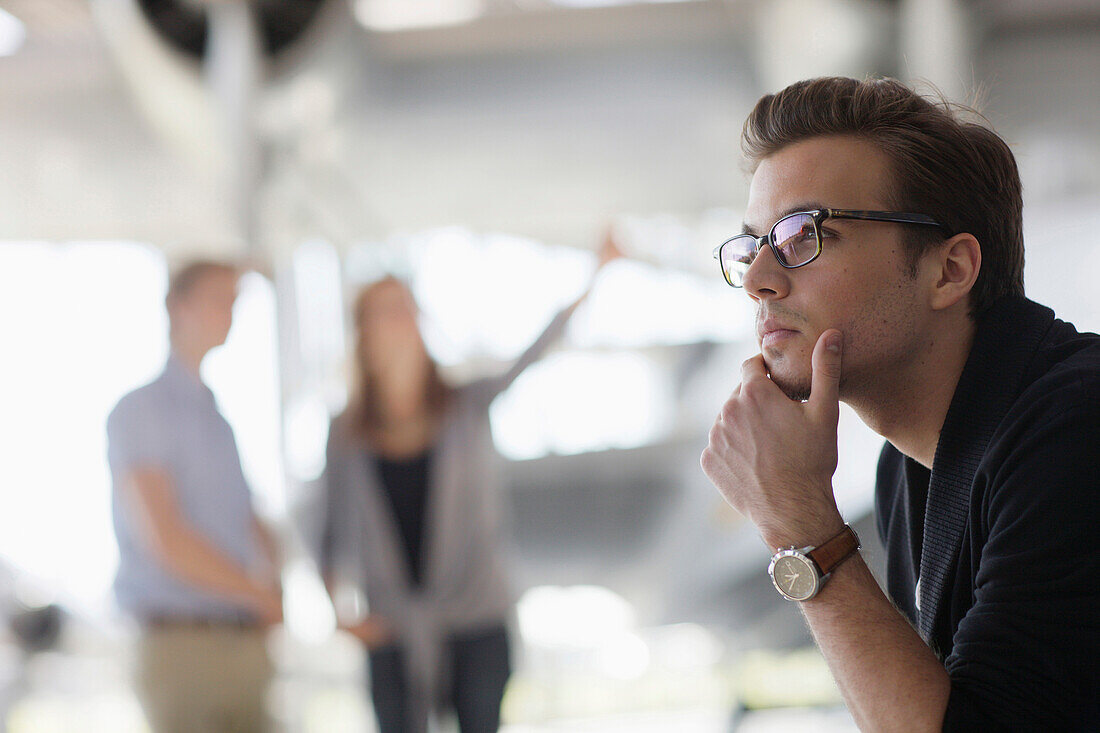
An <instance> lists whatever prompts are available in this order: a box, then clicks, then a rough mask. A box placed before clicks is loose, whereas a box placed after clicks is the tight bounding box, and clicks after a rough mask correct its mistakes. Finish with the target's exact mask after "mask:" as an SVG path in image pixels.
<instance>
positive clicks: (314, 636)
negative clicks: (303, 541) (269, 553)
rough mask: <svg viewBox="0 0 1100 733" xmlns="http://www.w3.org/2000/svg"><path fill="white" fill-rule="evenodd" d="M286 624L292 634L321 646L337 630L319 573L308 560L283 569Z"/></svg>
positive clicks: (334, 617)
mask: <svg viewBox="0 0 1100 733" xmlns="http://www.w3.org/2000/svg"><path fill="white" fill-rule="evenodd" d="M282 580H283V606H284V623H285V624H286V630H287V632H289V633H290V634H292V635H294V636H296V637H298V638H299V639H301V640H302V641H305V642H310V643H314V644H319V643H321V642H323V641H324V640H325V639H327V638H328V636H329V635H330V634H332V632H333V631H334V630H335V629H336V616H335V614H334V613H333V610H332V604H331V603H329V600H328V594H327V593H326V592H325V587H324V585H323V584H322V583H321V579H320V578H318V577H317V571H316V570H314V568H313V566H312V565H311V564H310V563H309V562H308V561H305V560H300V559H299V560H295V561H292V562H289V563H288V564H287V566H286V567H285V568H284V569H283V577H282Z"/></svg>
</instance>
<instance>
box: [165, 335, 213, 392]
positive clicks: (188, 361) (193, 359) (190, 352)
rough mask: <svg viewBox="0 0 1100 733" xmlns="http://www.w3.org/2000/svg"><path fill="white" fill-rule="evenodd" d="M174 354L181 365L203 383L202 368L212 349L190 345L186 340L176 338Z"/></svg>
mask: <svg viewBox="0 0 1100 733" xmlns="http://www.w3.org/2000/svg"><path fill="white" fill-rule="evenodd" d="M171 348H172V354H173V355H174V356H175V357H176V359H177V360H178V361H179V363H180V364H182V365H183V367H184V368H185V369H186V370H187V371H188V372H189V373H190V374H191V375H192V376H193V377H194V378H195V379H197V380H198V381H199V382H202V377H201V372H200V367H201V366H202V360H203V359H204V358H206V355H207V353H209V351H210V349H207V348H203V347H200V346H197V345H195V344H191V343H188V341H187V340H186V339H182V338H176V339H173V340H172V343H171Z"/></svg>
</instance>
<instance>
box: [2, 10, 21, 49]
mask: <svg viewBox="0 0 1100 733" xmlns="http://www.w3.org/2000/svg"><path fill="white" fill-rule="evenodd" d="M26 38H27V29H26V27H25V26H24V25H23V22H22V21H20V20H19V18H16V17H15V16H14V15H12V14H11V13H9V12H8V11H6V10H4V9H2V8H0V56H11V55H12V54H14V53H15V52H16V51H18V50H19V49H20V48H22V46H23V41H25V40H26Z"/></svg>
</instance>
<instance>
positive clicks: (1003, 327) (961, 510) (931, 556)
mask: <svg viewBox="0 0 1100 733" xmlns="http://www.w3.org/2000/svg"><path fill="white" fill-rule="evenodd" d="M1053 321H1054V311H1052V310H1051V309H1049V308H1047V307H1046V306H1042V305H1039V304H1038V303H1035V302H1033V301H1030V300H1028V299H1026V298H1024V297H1018V296H1008V297H1005V298H1002V299H1000V300H998V301H997V302H996V303H994V304H993V306H992V307H991V308H990V309H989V310H988V311H987V312H986V313H985V314H984V315H983V316H982V317H981V318H980V319H979V321H978V328H977V330H976V332H975V335H974V344H973V346H972V347H971V350H970V356H969V357H968V359H967V361H966V366H965V367H963V372H962V375H961V376H960V378H959V383H958V386H957V387H956V388H955V395H954V397H952V400H951V406H950V407H949V408H948V410H947V416H946V417H945V419H944V423H943V429H942V430H941V432H940V439H939V443H938V444H937V446H936V454H935V458H934V460H933V463H932V475H931V479H930V480H929V484H928V503H927V508H926V511H925V514H924V541H923V546H922V548H921V560H920V582H919V586H918V594H919V598H920V604H919V607H920V609H921V610H920V619H919V620H920V624H919V626H920V632H921V634H922V636H924V637H925V639H930V638H932V635H933V632H934V630H935V628H936V626H937V624H938V623H944V622H945V621H946V619H941V618H940V617H941V615H942V613H941V611H942V608H943V603H942V601H943V599H944V597H945V593H944V589H945V588H946V587H947V585H948V582H949V580H950V578H951V576H952V574H953V571H954V568H955V567H956V564H957V563H956V558H957V557H958V553H959V549H960V545H961V542H962V535H963V531H964V529H965V526H966V521H967V516H968V513H969V508H970V491H971V486H972V484H973V482H974V477H975V474H976V473H977V470H978V466H979V464H980V463H981V460H982V457H983V456H984V455H985V452H986V449H987V448H988V446H989V443H990V440H991V439H992V437H993V434H994V432H995V431H996V429H997V426H998V425H999V424H1000V422H1001V420H1002V419H1003V418H1004V416H1005V414H1006V413H1007V412H1008V409H1009V408H1010V407H1011V406H1012V404H1013V403H1014V402H1015V401H1016V399H1017V398H1018V397H1019V395H1020V393H1021V392H1022V391H1023V389H1024V387H1025V386H1026V385H1024V383H1023V382H1024V378H1025V376H1026V373H1027V369H1028V365H1029V364H1030V363H1031V360H1032V358H1033V356H1034V354H1035V351H1036V350H1037V349H1038V347H1039V343H1040V341H1041V340H1042V338H1043V336H1044V335H1045V334H1046V333H1047V331H1048V330H1049V329H1050V326H1051V324H1052V323H1053Z"/></svg>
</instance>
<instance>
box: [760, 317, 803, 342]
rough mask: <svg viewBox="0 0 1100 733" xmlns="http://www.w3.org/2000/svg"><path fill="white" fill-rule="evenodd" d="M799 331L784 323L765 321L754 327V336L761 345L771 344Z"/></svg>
mask: <svg viewBox="0 0 1100 733" xmlns="http://www.w3.org/2000/svg"><path fill="white" fill-rule="evenodd" d="M798 333H799V331H798V330H797V329H794V328H790V327H789V326H787V325H786V324H784V323H778V322H773V321H765V322H763V323H761V324H760V325H758V326H757V327H756V337H757V339H759V340H760V345H761V346H773V345H775V344H777V343H779V342H780V341H784V340H786V339H789V338H791V337H793V336H796V335H797V334H798Z"/></svg>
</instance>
